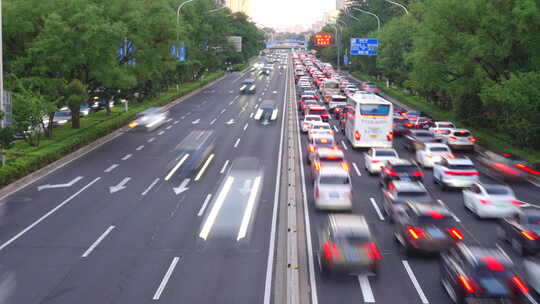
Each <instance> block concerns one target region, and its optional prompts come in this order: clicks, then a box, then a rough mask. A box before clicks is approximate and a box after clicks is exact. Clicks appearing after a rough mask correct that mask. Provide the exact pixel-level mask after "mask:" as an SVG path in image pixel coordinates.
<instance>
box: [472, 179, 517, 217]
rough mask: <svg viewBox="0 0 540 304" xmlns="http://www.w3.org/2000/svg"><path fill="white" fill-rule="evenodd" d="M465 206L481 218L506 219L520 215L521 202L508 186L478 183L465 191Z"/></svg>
mask: <svg viewBox="0 0 540 304" xmlns="http://www.w3.org/2000/svg"><path fill="white" fill-rule="evenodd" d="M463 204H464V206H465V207H466V208H467V209H469V210H471V211H472V212H474V213H475V214H476V215H477V216H478V217H480V218H505V217H510V216H513V215H515V214H516V213H518V212H519V208H520V207H519V206H520V205H521V202H520V201H518V200H517V199H516V196H515V195H514V191H512V189H510V187H508V186H505V185H497V184H482V183H480V182H476V183H474V184H473V185H471V186H470V187H468V188H466V189H463Z"/></svg>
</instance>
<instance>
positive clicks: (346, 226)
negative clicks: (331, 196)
mask: <svg viewBox="0 0 540 304" xmlns="http://www.w3.org/2000/svg"><path fill="white" fill-rule="evenodd" d="M328 222H329V224H330V227H331V229H332V230H333V231H334V232H335V233H336V234H337V235H361V236H370V235H371V233H370V230H369V226H368V223H367V221H366V218H365V217H364V216H362V215H356V214H330V215H329V216H328Z"/></svg>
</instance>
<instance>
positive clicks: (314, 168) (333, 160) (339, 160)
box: [311, 148, 349, 177]
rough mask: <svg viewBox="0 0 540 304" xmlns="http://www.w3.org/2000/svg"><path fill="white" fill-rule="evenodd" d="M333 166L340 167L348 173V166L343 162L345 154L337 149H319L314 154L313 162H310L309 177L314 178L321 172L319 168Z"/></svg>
mask: <svg viewBox="0 0 540 304" xmlns="http://www.w3.org/2000/svg"><path fill="white" fill-rule="evenodd" d="M326 166H330V167H332V166H335V167H341V168H343V169H345V170H347V171H349V164H348V163H347V161H346V160H345V154H344V153H343V151H341V150H339V149H333V148H319V149H317V152H315V156H314V157H313V161H312V162H311V176H312V177H316V176H317V175H318V174H319V171H320V170H321V167H326Z"/></svg>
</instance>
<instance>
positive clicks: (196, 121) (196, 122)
mask: <svg viewBox="0 0 540 304" xmlns="http://www.w3.org/2000/svg"><path fill="white" fill-rule="evenodd" d="M200 121H201V119H200V118H197V119H195V120H194V121H192V122H191V123H192V124H194V125H196V124H198V123H199V122H200Z"/></svg>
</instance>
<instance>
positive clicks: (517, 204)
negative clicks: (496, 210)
mask: <svg viewBox="0 0 540 304" xmlns="http://www.w3.org/2000/svg"><path fill="white" fill-rule="evenodd" d="M510 203H512V204H514V205H516V206H521V205H522V203H521V202H520V201H516V200H510Z"/></svg>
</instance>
